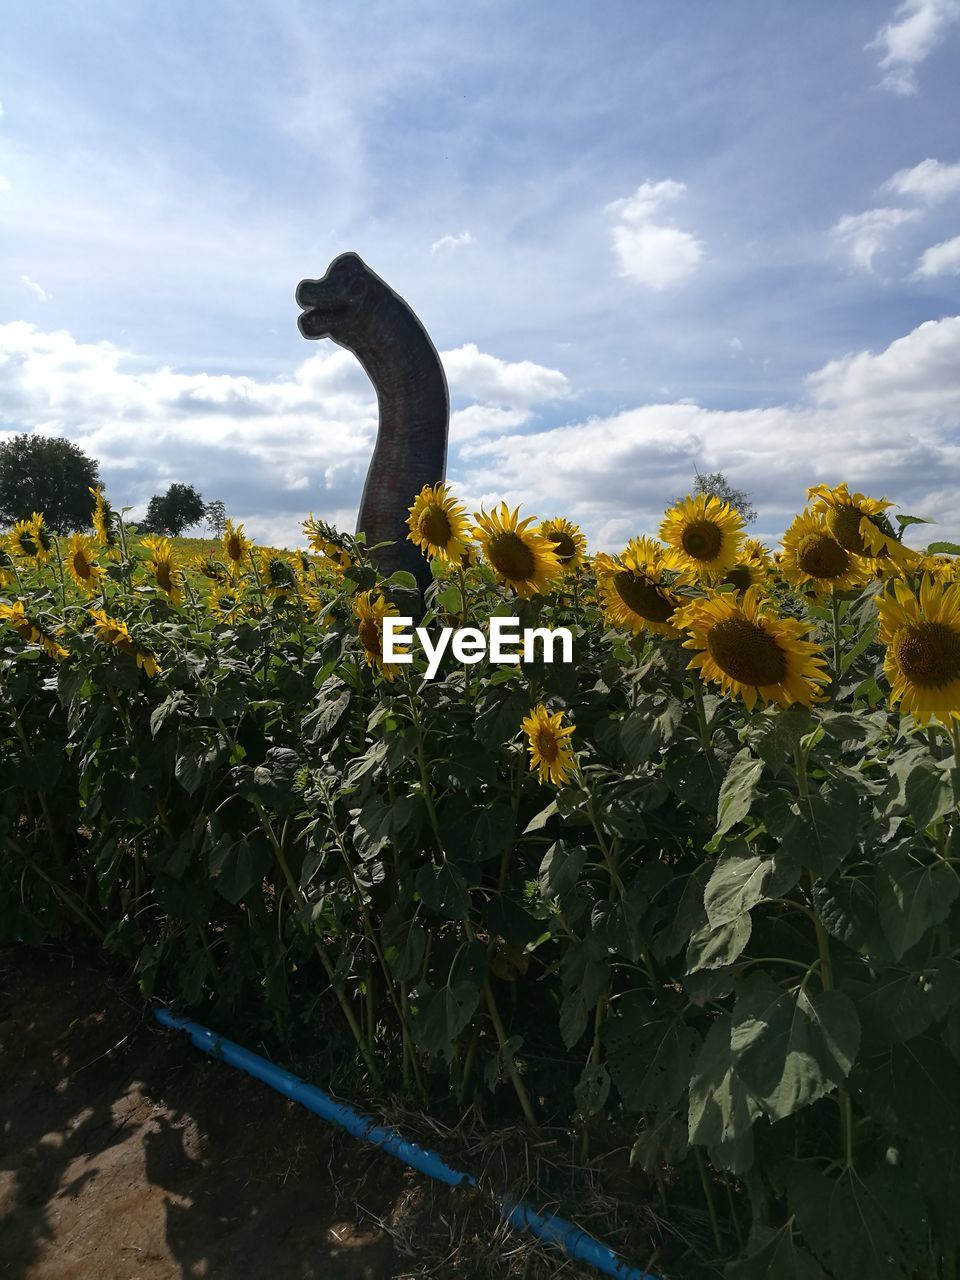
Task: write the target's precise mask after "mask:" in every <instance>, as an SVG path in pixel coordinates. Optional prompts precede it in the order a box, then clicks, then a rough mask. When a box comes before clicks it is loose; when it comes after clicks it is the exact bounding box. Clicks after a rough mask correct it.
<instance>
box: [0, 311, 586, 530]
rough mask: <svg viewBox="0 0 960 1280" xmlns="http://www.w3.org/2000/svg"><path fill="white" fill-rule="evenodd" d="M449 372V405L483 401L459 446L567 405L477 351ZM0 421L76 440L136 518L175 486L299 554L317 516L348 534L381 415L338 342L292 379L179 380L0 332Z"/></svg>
mask: <svg viewBox="0 0 960 1280" xmlns="http://www.w3.org/2000/svg"><path fill="white" fill-rule="evenodd" d="M441 359H442V360H443V361H444V364H445V366H446V367H447V372H448V377H449V379H450V385H451V389H452V390H453V391H454V393H455V394H457V395H460V396H464V397H467V398H470V399H474V400H478V399H481V400H483V401H486V403H484V404H477V403H474V404H472V405H467V406H465V407H464V408H463V409H461V410H459V411H458V412H456V413H454V414H453V417H452V423H451V439H452V442H453V444H454V445H456V443H457V441H458V440H464V441H468V440H471V439H473V438H475V437H480V436H483V435H490V434H496V435H498V436H500V435H503V434H504V433H505V432H507V431H511V430H515V429H517V428H519V427H522V426H523V425H524V424H525V423H527V422H528V421H529V419H530V418H531V416H532V407H533V405H534V404H536V403H539V402H547V401H554V400H557V399H559V398H561V397H563V396H565V395H567V394H568V392H569V383H568V382H567V379H566V378H565V377H564V376H563V374H562V373H560V372H559V371H557V370H555V369H548V368H546V367H545V366H543V365H538V364H534V363H532V362H530V361H516V362H510V361H507V360H501V359H499V358H498V357H496V356H490V355H487V354H486V353H484V352H482V351H480V350H479V349H478V348H477V347H476V346H475V345H472V344H471V345H469V346H466V347H461V348H459V349H458V350H455V351H451V352H444V353H441ZM0 422H2V423H4V424H10V425H11V429H12V428H13V427H14V425H15V427H16V429H20V430H23V429H26V430H35V431H41V432H46V433H50V434H58V435H65V436H67V437H69V438H70V439H72V440H74V441H75V442H76V443H77V444H79V445H80V447H81V448H82V449H84V451H85V452H87V453H88V454H90V456H92V457H95V458H97V459H98V461H99V462H100V464H101V473H102V475H103V477H104V480H105V482H106V484H107V486H108V489H109V490H110V491H111V496H112V497H113V498H114V500H115V501H116V502H117V503H118V505H132V506H133V507H134V514H135V515H136V514H142V511H143V509H144V507H145V505H146V503H147V501H148V499H149V497H150V496H151V494H153V493H156V492H157V491H158V490H159V489H161V487H165V486H166V485H167V484H169V483H170V482H171V481H174V480H179V481H183V482H186V483H191V484H196V485H197V487H198V488H199V489H200V492H201V493H203V494H204V495H205V496H206V497H208V498H213V497H221V498H223V500H224V501H225V502H227V504H228V507H229V508H230V510H231V512H232V514H233V515H234V516H235V517H236V518H237V519H242V520H244V521H246V522H247V525H248V529H249V531H250V532H251V533H252V534H253V535H254V536H256V537H257V538H260V539H262V540H269V541H270V542H271V543H272V544H274V545H289V546H293V545H296V544H297V542H298V541H299V540H300V521H301V519H302V518H303V517H304V516H305V515H306V514H307V512H308V511H309V510H313V511H316V512H317V513H322V514H323V515H324V517H325V518H327V519H330V520H332V521H333V522H334V523H337V524H339V525H340V527H342V528H352V527H353V524H354V521H355V520H356V511H357V507H358V505H359V500H360V491H361V487H362V484H363V479H364V476H365V475H366V471H367V467H368V465H369V460H370V454H371V451H372V447H373V441H374V437H375V435H376V429H377V403H376V396H375V393H374V390H373V387H372V386H371V384H370V382H369V380H368V378H367V376H366V374H365V373H364V372H363V370H362V368H361V366H360V364H359V362H358V361H357V360H356V359H355V357H354V356H352V355H351V354H350V352H348V351H345V350H343V349H342V348H339V347H335V346H334V345H333V344H331V343H321V344H319V346H318V347H317V348H316V350H315V353H314V354H311V355H310V356H309V357H308V358H307V359H306V360H303V361H302V362H301V363H300V364H298V365H297V366H296V367H295V368H294V369H293V370H292V371H291V373H290V374H289V375H288V376H283V377H274V378H259V379H258V378H254V377H245V376H233V375H225V374H207V373H192V374H184V373H178V372H177V371H176V370H173V369H170V368H166V367H159V368H157V367H153V368H151V367H149V366H148V365H147V363H146V362H145V361H144V360H143V359H142V358H141V357H139V356H136V355H134V353H132V352H129V351H124V350H121V349H120V348H119V347H117V346H115V345H113V344H111V343H108V342H100V343H84V342H79V341H77V340H76V339H75V338H74V337H73V336H72V335H71V334H70V333H67V332H65V331H62V330H61V331H55V332H44V331H43V330H41V329H39V328H38V327H37V326H35V325H33V324H28V323H26V322H24V321H15V322H13V323H10V324H6V325H0ZM3 436H4V432H3V431H2V430H0V439H2V438H3Z"/></svg>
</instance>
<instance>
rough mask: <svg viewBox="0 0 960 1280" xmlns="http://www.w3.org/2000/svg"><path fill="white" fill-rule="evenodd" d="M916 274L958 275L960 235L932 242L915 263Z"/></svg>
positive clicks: (959, 274)
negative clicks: (938, 242)
mask: <svg viewBox="0 0 960 1280" xmlns="http://www.w3.org/2000/svg"><path fill="white" fill-rule="evenodd" d="M914 275H917V276H960V236H954V237H953V239H952V240H944V241H942V242H941V243H940V244H932V245H931V246H930V248H929V249H926V250H925V251H924V253H923V256H922V257H921V259H920V261H919V262H918V263H917V269H916V271H915V272H914Z"/></svg>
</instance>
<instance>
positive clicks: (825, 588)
mask: <svg viewBox="0 0 960 1280" xmlns="http://www.w3.org/2000/svg"><path fill="white" fill-rule="evenodd" d="M779 569H780V572H781V574H782V575H783V577H784V578H785V579H786V580H787V582H789V583H790V584H791V586H793V587H809V588H810V589H811V590H813V591H814V592H815V593H816V594H817V595H829V594H830V593H831V592H833V591H850V590H853V589H855V588H857V587H862V586H863V584H864V583H865V582H866V581H867V579H868V578H869V576H870V573H869V570H868V568H867V565H866V562H865V561H864V560H863V559H862V558H861V557H860V556H857V555H854V553H853V552H852V551H848V550H847V548H846V547H844V546H843V545H841V543H839V542H838V541H837V539H836V538H835V537H834V536H833V534H832V533H831V532H830V530H829V528H828V526H827V522H826V520H825V519H824V517H823V516H822V515H815V514H814V513H813V512H811V511H810V510H804V511H801V512H800V514H799V515H798V516H796V517H794V520H793V522H792V524H791V525H790V528H789V529H788V530H787V531H786V533H785V534H784V535H783V555H782V556H781V557H780V564H779Z"/></svg>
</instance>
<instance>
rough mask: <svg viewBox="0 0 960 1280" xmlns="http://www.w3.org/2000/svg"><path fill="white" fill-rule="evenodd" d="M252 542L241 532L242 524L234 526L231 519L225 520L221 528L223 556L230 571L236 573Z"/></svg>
mask: <svg viewBox="0 0 960 1280" xmlns="http://www.w3.org/2000/svg"><path fill="white" fill-rule="evenodd" d="M252 546H253V543H252V542H251V541H250V539H249V538H248V537H246V535H245V534H244V532H243V525H242V524H238V525H237V526H236V528H234V524H233V521H232V520H227V522H226V524H225V525H224V530H223V557H224V559H225V560H226V561H227V562H228V563H229V565H230V568H231V570H232V572H234V573H236V572H237V571H238V570H239V568H240V565H241V564H242V563H243V561H244V559H245V557H246V556H247V555H248V554H249V552H250V549H251V547H252Z"/></svg>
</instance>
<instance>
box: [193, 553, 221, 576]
mask: <svg viewBox="0 0 960 1280" xmlns="http://www.w3.org/2000/svg"><path fill="white" fill-rule="evenodd" d="M193 567H194V569H196V571H197V572H198V573H202V574H203V576H204V577H205V578H209V579H210V581H211V582H226V580H227V571H226V569H225V568H224V567H223V565H222V563H221V562H220V561H219V560H215V559H214V558H213V556H212V555H209V556H202V555H200V556H194V558H193Z"/></svg>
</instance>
